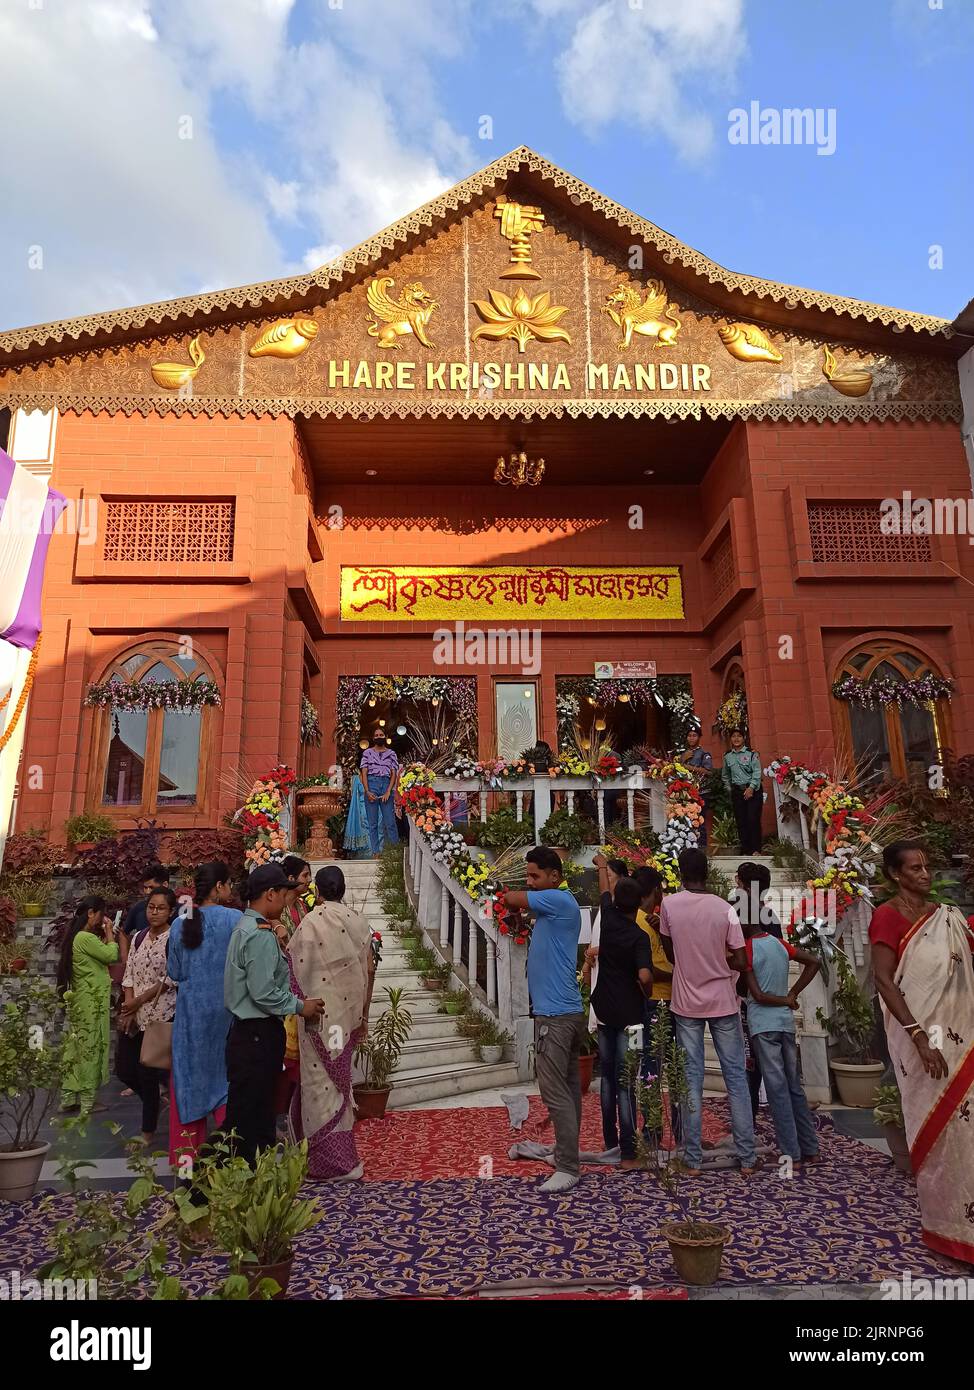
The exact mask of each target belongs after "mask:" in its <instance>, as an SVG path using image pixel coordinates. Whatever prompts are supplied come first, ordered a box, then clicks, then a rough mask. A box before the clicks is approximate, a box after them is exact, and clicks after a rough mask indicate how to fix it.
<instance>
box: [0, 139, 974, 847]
mask: <svg viewBox="0 0 974 1390" xmlns="http://www.w3.org/2000/svg"><path fill="white" fill-rule="evenodd" d="M649 211H651V209H649ZM972 331H974V325H972V324H971V323H970V322H968V323H967V324H966V327H965V326H962V325H961V323H960V321H958V322H957V323H955V324H954V325H952V324H950V323H949V322H948V321H946V320H942V319H938V318H932V317H929V316H926V315H923V314H919V313H912V312H905V311H900V310H897V309H891V308H886V307H882V306H879V305H875V304H868V303H863V302H859V301H857V300H854V299H846V298H843V297H842V296H839V295H833V294H828V293H819V292H815V291H811V290H805V289H797V288H795V287H793V286H789V285H782V284H776V283H774V282H771V281H767V280H762V279H759V278H756V277H754V276H751V275H744V274H737V273H732V272H729V271H726V270H724V269H722V268H721V267H720V266H719V265H717V264H715V263H714V262H713V261H711V260H708V259H707V257H706V255H704V254H703V253H702V252H700V251H697V250H693V249H691V248H690V247H688V246H686V245H684V244H682V243H681V242H679V241H677V240H676V239H675V238H674V237H672V236H670V235H668V234H667V233H665V232H663V231H661V230H660V229H659V228H658V227H656V226H654V225H653V224H652V223H651V222H647V221H645V220H643V218H642V217H640V216H637V215H636V214H634V213H631V212H629V211H627V210H626V209H625V208H623V207H620V206H618V205H617V204H615V203H613V202H612V201H611V200H610V199H609V198H607V197H605V196H603V195H602V194H600V193H598V192H596V191H595V190H593V189H592V188H589V187H587V186H586V185H584V184H583V183H581V182H580V181H579V180H578V179H576V178H574V177H573V176H572V175H570V174H568V173H565V172H564V171H562V170H561V169H558V168H556V167H554V166H553V165H552V164H550V163H549V162H548V161H546V160H545V159H543V158H541V157H540V156H538V155H536V154H534V153H533V152H532V151H530V150H528V149H525V148H520V149H518V150H516V151H514V152H513V153H512V154H510V155H507V156H506V157H504V158H502V159H499V160H497V161H496V162H494V163H493V164H491V165H489V166H488V167H487V168H486V169H484V170H482V171H481V172H480V173H478V174H476V175H474V176H473V177H471V178H469V179H467V180H465V181H464V182H463V183H460V184H458V185H457V186H456V187H454V188H452V189H451V190H450V191H449V192H447V193H444V194H443V195H442V196H440V197H439V198H436V199H434V200H433V201H432V202H430V203H428V204H427V205H426V206H425V207H423V208H420V209H419V210H417V211H415V212H411V213H408V214H407V215H406V216H404V217H403V218H402V219H401V221H399V222H397V223H395V224H394V225H393V226H391V227H388V228H387V229H386V230H384V231H381V232H379V233H378V234H377V235H375V236H374V237H373V238H372V239H371V240H369V241H367V242H365V243H363V244H362V245H360V246H358V247H356V248H355V249H354V250H351V251H349V252H348V253H347V254H346V255H344V256H342V257H341V258H340V259H338V260H336V261H333V262H331V263H329V264H328V265H325V266H322V267H321V268H320V269H319V270H316V271H314V272H313V273H309V274H306V275H302V276H298V277H295V278H292V279H285V280H275V281H269V282H267V283H265V284H259V285H250V286H246V287H244V288H242V289H228V290H221V291H218V292H212V293H206V294H200V295H195V296H192V297H189V298H184V299H176V300H171V301H168V302H166V303H162V304H149V305H143V306H141V307H138V308H130V309H122V310H118V311H114V312H106V313H99V314H92V315H90V316H87V317H84V318H78V319H72V320H67V321H64V322H60V323H50V324H45V325H41V326H39V327H34V328H25V329H20V330H16V331H10V332H5V333H2V334H0V445H2V446H5V447H6V448H7V451H8V452H9V453H10V454H11V455H12V456H13V457H14V458H15V459H16V460H17V461H18V462H20V463H21V464H23V465H24V466H25V467H26V468H28V469H30V470H31V471H33V472H35V473H38V474H48V475H49V476H50V483H51V485H52V486H53V487H54V488H55V489H57V490H58V491H59V492H61V493H62V494H64V496H65V497H66V498H67V499H68V501H69V506H68V508H67V509H66V511H65V513H64V515H63V517H62V518H61V519H60V521H59V522H58V533H57V534H55V536H54V539H53V541H52V544H51V548H50V552H49V557H48V564H47V572H46V579H45V588H44V596H43V613H44V626H43V632H42V638H41V647H40V650H39V653H38V658H37V667H36V676H35V680H34V685H33V689H32V694H31V698H30V703H29V707H28V725H27V731H26V741H25V747H24V753H23V759H22V765H21V780H20V795H19V800H18V805H17V828H18V829H26V828H29V827H43V828H45V829H48V830H49V831H50V833H51V835H52V836H53V837H54V838H55V839H58V838H61V837H62V836H63V828H64V823H65V821H66V820H67V819H68V818H69V817H70V816H72V815H74V814H77V813H78V812H80V811H83V810H90V811H97V812H100V813H103V814H105V815H107V816H109V817H110V818H112V819H113V820H115V821H117V822H118V824H119V825H120V826H121V827H123V828H124V827H131V826H133V825H134V824H135V823H136V820H137V819H138V818H141V817H155V818H157V819H159V820H160V821H163V822H164V823H165V824H166V825H167V826H168V827H171V828H172V829H179V828H200V827H211V826H217V825H220V824H221V823H222V822H223V819H224V817H225V815H226V813H227V812H228V811H229V810H231V809H232V808H233V807H235V806H236V805H237V804H238V803H239V791H238V787H239V785H240V783H241V782H246V781H247V780H248V778H252V777H253V776H255V775H259V774H260V773H261V772H262V771H265V770H267V769H269V768H271V767H273V766H275V765H276V764H278V763H281V762H284V763H287V764H289V765H291V766H293V767H296V768H297V769H298V771H299V772H300V773H304V774H309V773H314V772H317V771H322V770H327V769H328V768H330V767H331V766H333V765H334V764H336V763H338V764H342V765H343V766H345V767H346V769H350V768H352V767H354V765H355V762H356V759H357V755H358V750H359V747H360V745H361V743H362V742H363V740H367V739H369V738H370V737H371V735H372V732H373V731H374V729H375V728H376V727H377V726H380V725H381V727H382V728H383V729H384V730H385V732H386V734H387V736H388V738H389V740H390V742H391V743H392V745H393V746H394V747H395V748H396V749H397V751H399V752H400V753H401V754H402V755H403V756H404V757H408V756H410V754H411V753H412V752H414V751H415V750H416V749H422V747H423V745H424V741H425V743H426V744H428V745H432V744H433V743H434V741H436V742H437V743H443V742H444V741H448V740H449V739H450V738H451V737H453V736H455V734H456V731H457V730H458V729H460V730H462V734H463V738H464V739H465V740H466V741H467V744H468V746H469V748H470V750H471V751H474V752H476V753H477V754H478V755H479V756H482V757H483V756H487V755H488V754H493V753H494V752H495V751H499V752H500V753H501V754H502V755H504V756H514V755H516V754H517V753H518V752H519V751H520V750H521V749H523V748H525V747H528V746H530V745H532V744H534V743H536V742H537V741H538V740H544V741H546V742H547V743H548V744H550V745H551V747H552V748H557V747H559V746H564V744H565V743H566V740H568V739H578V740H580V741H581V743H582V744H583V745H586V744H588V743H590V742H591V741H592V740H595V739H596V736H598V738H599V739H606V740H608V741H610V742H611V743H612V745H613V747H615V748H616V750H617V751H620V752H622V751H624V750H625V749H627V748H635V747H638V746H640V745H646V744H648V745H651V746H657V747H661V748H662V747H667V746H669V747H672V746H674V745H675V744H678V743H679V741H680V739H681V738H682V735H683V732H684V731H685V728H686V726H687V722H688V720H689V718H690V717H691V714H693V715H695V716H696V718H698V719H699V721H700V723H701V724H702V727H703V731H704V743H705V745H707V746H709V747H710V748H711V750H712V751H713V752H714V754H715V755H717V754H719V752H720V751H721V747H722V736H721V732H720V731H719V730H718V732H711V730H712V728H713V726H714V725H715V723H716V724H718V725H719V726H721V728H726V727H728V726H729V724H730V723H733V722H736V721H737V720H739V719H743V718H746V721H747V724H748V727H749V730H750V739H751V742H752V744H753V746H754V747H755V748H757V750H758V751H759V752H760V753H761V754H762V756H763V757H764V758H765V760H766V761H770V760H771V758H773V757H777V756H780V755H781V754H783V753H790V754H791V755H792V756H794V757H800V758H803V759H804V760H806V761H809V762H810V763H811V764H812V765H813V766H828V765H830V763H831V762H832V760H834V759H836V758H842V759H844V760H845V762H846V764H847V765H848V763H850V762H851V761H853V760H855V761H857V762H858V763H859V764H860V767H861V768H865V769H866V770H867V771H869V770H871V771H874V772H876V773H880V772H886V773H889V774H891V775H893V776H896V777H909V776H925V775H926V772H925V770H926V769H927V768H929V767H930V766H931V765H932V764H934V763H936V762H937V760H938V758H940V757H942V755H943V751H944V750H945V749H948V748H949V749H952V750H954V751H956V752H958V753H965V752H969V751H971V750H972V749H974V642H972V635H974V633H972V615H974V604H972V597H971V596H972V588H971V585H972V583H974V550H972V549H971V546H970V543H969V542H970V530H969V528H967V529H965V528H966V521H965V518H966V519H967V520H970V515H969V514H970V510H971V509H970V508H968V506H967V500H968V499H969V497H970V491H971V479H970V473H969V468H968V462H967V459H966V457H965V451H964V446H963V442H962V434H961V420H962V415H963V410H962V399H961V383H960V378H959V372H958V363H959V361H960V359H961V358H962V357H963V356H964V354H965V353H966V352H968V351H969V349H970V348H971V343H972V337H971V333H972ZM928 523H929V524H928ZM879 691H881V692H882V695H883V698H882V699H881V698H880V697H879V694H878V693H877V692H879ZM718 716H720V717H719V718H718Z"/></svg>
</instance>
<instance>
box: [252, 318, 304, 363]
mask: <svg viewBox="0 0 974 1390" xmlns="http://www.w3.org/2000/svg"><path fill="white" fill-rule="evenodd" d="M317 336H318V325H317V324H316V323H315V321H314V319H310V318H293V319H278V320H277V322H276V323H272V324H271V325H270V327H269V328H265V329H264V331H263V333H261V334H260V336H259V337H258V338H256V339H255V341H254V343H253V345H252V346H251V349H250V352H249V354H248V355H249V356H250V357H300V356H301V354H302V352H304V351H305V349H306V348H307V347H309V346H310V344H311V343H312V342H313V341H314V339H315V338H316V337H317Z"/></svg>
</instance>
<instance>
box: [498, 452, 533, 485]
mask: <svg viewBox="0 0 974 1390" xmlns="http://www.w3.org/2000/svg"><path fill="white" fill-rule="evenodd" d="M543 477H544V459H529V458H528V456H527V454H526V453H525V452H524V450H523V449H522V450H521V451H520V452H519V453H517V454H511V456H510V458H504V457H503V455H502V456H501V457H500V458H499V459H498V460H497V467H496V468H495V469H494V482H495V483H500V484H501V485H506V484H508V483H510V485H511V486H512V487H524V486H525V484H527V486H528V487H537V486H538V484H539V483H540V482H541V479H542V478H543Z"/></svg>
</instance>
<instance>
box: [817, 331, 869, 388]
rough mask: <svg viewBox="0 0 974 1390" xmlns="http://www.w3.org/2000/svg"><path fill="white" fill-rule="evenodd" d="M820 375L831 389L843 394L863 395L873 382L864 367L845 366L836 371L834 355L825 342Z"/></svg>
mask: <svg viewBox="0 0 974 1390" xmlns="http://www.w3.org/2000/svg"><path fill="white" fill-rule="evenodd" d="M822 375H823V376H824V377H825V379H826V381H827V382H828V383H829V385H830V386H831V387H832V389H833V391H840V392H841V393H842V395H843V396H865V395H866V394H867V393H868V392H869V391H870V390H871V388H872V384H873V374H872V372H868V371H867V370H866V368H865V367H846V368H845V369H844V370H842V371H836V361H835V356H834V354H833V352H832V349H831V348H830V347H829V346H828V344H827V343H826V345H825V361H824V362H823V363H822Z"/></svg>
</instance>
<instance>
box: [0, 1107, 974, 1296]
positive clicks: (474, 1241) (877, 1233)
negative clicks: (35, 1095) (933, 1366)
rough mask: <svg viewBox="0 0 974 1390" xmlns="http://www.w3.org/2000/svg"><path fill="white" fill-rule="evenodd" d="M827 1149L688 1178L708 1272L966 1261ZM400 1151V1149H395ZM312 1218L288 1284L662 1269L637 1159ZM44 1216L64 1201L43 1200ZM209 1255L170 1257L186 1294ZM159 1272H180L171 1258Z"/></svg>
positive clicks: (836, 1141)
mask: <svg viewBox="0 0 974 1390" xmlns="http://www.w3.org/2000/svg"><path fill="white" fill-rule="evenodd" d="M819 1125H820V1128H821V1129H822V1130H823V1140H824V1144H823V1152H824V1153H825V1154H826V1156H827V1162H825V1163H823V1164H822V1165H821V1166H820V1167H819V1168H817V1169H814V1170H809V1171H808V1172H807V1173H806V1174H804V1175H802V1176H801V1177H798V1178H795V1179H794V1180H790V1181H785V1180H782V1179H780V1178H779V1177H778V1176H777V1174H776V1172H775V1171H774V1170H768V1171H766V1172H764V1173H762V1174H761V1175H760V1176H759V1177H758V1178H755V1179H750V1180H749V1179H745V1178H742V1177H740V1176H739V1175H738V1174H737V1173H734V1172H725V1173H721V1174H715V1175H712V1176H709V1177H706V1178H701V1179H699V1180H697V1181H695V1182H690V1181H687V1183H686V1190H687V1192H691V1193H692V1192H695V1193H697V1194H698V1195H699V1198H700V1202H699V1207H698V1215H699V1217H700V1218H701V1219H703V1220H714V1221H720V1222H723V1223H724V1224H726V1225H728V1226H729V1227H730V1228H731V1230H732V1233H733V1235H732V1240H731V1243H730V1244H729V1245H728V1246H727V1248H726V1250H725V1254H724V1264H723V1268H722V1271H721V1283H729V1284H760V1283H764V1282H768V1283H772V1284H795V1285H801V1284H832V1283H835V1284H866V1283H875V1282H878V1281H879V1280H881V1279H884V1278H887V1277H896V1276H899V1275H900V1274H901V1273H902V1272H903V1271H904V1270H907V1269H909V1270H910V1271H911V1272H912V1274H913V1275H914V1277H921V1276H924V1277H928V1278H929V1277H935V1276H937V1275H949V1274H957V1273H968V1272H969V1271H967V1270H966V1267H962V1266H955V1265H953V1264H952V1262H951V1261H949V1260H945V1259H943V1258H941V1257H939V1256H936V1255H934V1254H933V1252H932V1251H929V1250H927V1248H926V1247H925V1246H924V1245H923V1244H922V1242H921V1240H920V1229H919V1213H918V1209H917V1202H916V1194H915V1189H914V1187H913V1184H912V1182H911V1181H910V1179H909V1178H907V1177H905V1176H903V1175H902V1174H900V1173H898V1172H896V1170H895V1169H894V1168H893V1167H892V1165H891V1163H890V1161H889V1159H888V1158H886V1157H885V1156H883V1155H882V1154H880V1153H877V1152H876V1151H874V1150H872V1149H870V1148H868V1147H867V1146H866V1145H863V1144H860V1143H857V1142H856V1141H854V1140H852V1139H848V1138H846V1137H844V1136H843V1135H840V1134H836V1133H835V1132H834V1131H833V1130H832V1127H831V1123H830V1122H829V1121H828V1120H827V1119H826V1118H825V1117H820V1118H819ZM404 1161H405V1160H404ZM309 1193H313V1194H314V1195H315V1196H317V1197H318V1199H319V1202H320V1204H321V1208H322V1213H323V1216H322V1220H321V1222H320V1224H319V1225H318V1226H317V1227H315V1228H313V1229H312V1230H310V1231H308V1232H307V1233H306V1234H305V1235H304V1236H302V1237H301V1239H300V1241H299V1245H298V1251H297V1254H296V1258H295V1262H294V1270H293V1274H292V1278H291V1286H290V1295H291V1297H295V1298H315V1299H327V1298H329V1297H330V1298H357V1297H358V1298H361V1297H366V1298H367V1297H373V1298H374V1297H390V1296H396V1295H406V1296H409V1295H426V1296H436V1295H444V1294H446V1295H454V1296H457V1295H461V1294H463V1293H465V1292H468V1291H469V1290H471V1289H472V1288H474V1287H476V1286H478V1285H480V1284H483V1283H491V1284H498V1283H506V1282H508V1281H513V1280H519V1279H520V1280H523V1279H531V1280H536V1281H542V1280H543V1281H551V1282H559V1281H569V1280H582V1279H584V1280H591V1281H593V1282H607V1283H608V1282H611V1283H615V1284H620V1285H623V1286H628V1285H640V1286H641V1287H643V1288H644V1289H647V1290H649V1289H651V1288H653V1287H656V1286H673V1284H674V1283H675V1282H676V1281H675V1278H674V1273H673V1269H672V1265H671V1263H670V1256H669V1250H668V1248H667V1246H666V1245H665V1243H664V1242H663V1240H662V1238H661V1237H660V1235H659V1233H658V1227H659V1224H660V1222H661V1221H662V1220H666V1219H668V1218H670V1217H671V1216H673V1215H674V1214H675V1211H674V1209H673V1208H672V1207H671V1206H670V1204H669V1203H668V1202H667V1200H666V1198H665V1197H663V1196H661V1194H660V1193H659V1191H658V1189H657V1188H656V1187H655V1186H654V1184H653V1182H652V1180H651V1179H650V1178H649V1177H647V1176H646V1175H644V1174H641V1173H619V1172H604V1171H603V1172H591V1171H589V1172H586V1174H585V1175H584V1176H583V1179H582V1182H581V1183H580V1185H579V1186H578V1187H577V1188H576V1189H575V1190H574V1191H573V1192H571V1193H569V1194H567V1196H564V1197H554V1196H551V1197H548V1196H542V1195H541V1194H540V1193H539V1192H538V1190H537V1180H535V1181H533V1182H531V1181H524V1180H523V1179H519V1178H512V1177H498V1178H493V1179H476V1178H455V1179H442V1180H441V1179H433V1180H429V1179H427V1180H426V1181H420V1182H388V1181H384V1182H365V1183H359V1184H348V1185H324V1184H309ZM41 1200H42V1199H41V1197H40V1196H38V1197H37V1198H35V1200H34V1201H33V1202H31V1203H29V1204H26V1205H24V1206H10V1207H5V1208H0V1273H2V1272H3V1270H4V1269H13V1268H19V1269H20V1270H21V1271H22V1273H23V1274H25V1275H26V1274H27V1273H33V1272H34V1271H35V1270H36V1268H37V1266H38V1265H39V1264H40V1263H41V1261H42V1260H43V1259H44V1258H45V1257H46V1256H47V1254H48V1253H49V1231H50V1226H51V1222H52V1220H53V1215H52V1213H51V1212H50V1211H43V1210H42V1209H41ZM54 1202H55V1205H56V1208H57V1212H58V1214H59V1215H60V1214H64V1213H66V1212H67V1211H68V1210H69V1209H70V1208H69V1201H68V1199H67V1198H65V1197H57V1198H55V1199H54ZM222 1271H223V1262H222V1261H221V1260H219V1259H216V1258H207V1257H205V1256H203V1257H200V1258H198V1259H196V1260H194V1262H193V1264H192V1266H189V1267H187V1268H185V1269H182V1271H181V1272H182V1277H183V1280H184V1284H185V1285H186V1287H187V1288H188V1289H190V1290H192V1291H193V1292H195V1293H203V1292H205V1291H206V1290H207V1289H209V1288H212V1287H213V1286H214V1284H215V1283H216V1282H218V1280H219V1278H220V1277H221V1275H222ZM172 1272H174V1273H179V1272H180V1266H178V1265H174V1266H173V1270H172Z"/></svg>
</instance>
